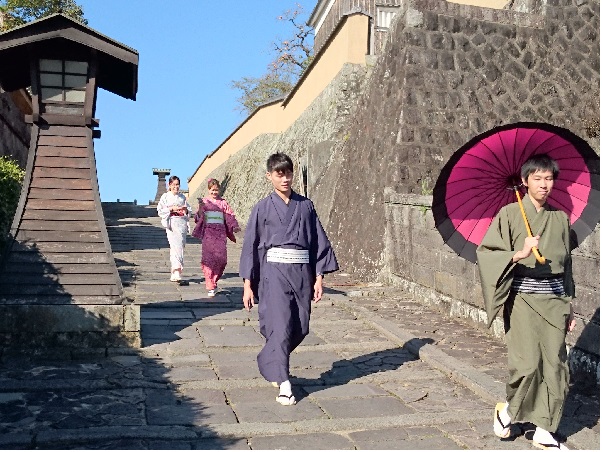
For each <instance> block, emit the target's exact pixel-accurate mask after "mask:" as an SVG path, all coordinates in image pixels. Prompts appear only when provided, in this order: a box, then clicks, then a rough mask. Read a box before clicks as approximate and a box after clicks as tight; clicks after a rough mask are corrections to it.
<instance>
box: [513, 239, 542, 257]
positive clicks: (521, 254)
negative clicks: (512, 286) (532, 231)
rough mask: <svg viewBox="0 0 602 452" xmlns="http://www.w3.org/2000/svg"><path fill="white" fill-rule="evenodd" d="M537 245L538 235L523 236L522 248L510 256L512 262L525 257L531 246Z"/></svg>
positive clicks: (529, 252)
mask: <svg viewBox="0 0 602 452" xmlns="http://www.w3.org/2000/svg"><path fill="white" fill-rule="evenodd" d="M538 245H539V236H538V235H536V236H535V237H525V244H524V245H523V249H522V250H520V251H517V252H516V254H514V257H513V258H512V261H513V262H518V261H520V260H523V259H526V258H528V257H529V256H530V255H531V252H532V250H533V248H537V246H538Z"/></svg>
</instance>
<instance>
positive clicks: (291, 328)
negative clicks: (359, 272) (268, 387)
mask: <svg viewBox="0 0 602 452" xmlns="http://www.w3.org/2000/svg"><path fill="white" fill-rule="evenodd" d="M266 176H267V178H268V180H270V182H271V183H272V185H273V187H274V192H273V193H272V194H270V195H269V196H268V197H266V198H264V199H262V200H261V201H259V202H258V203H257V204H256V205H255V207H254V208H253V211H252V212H251V216H250V218H249V222H248V224H247V229H246V231H245V238H244V243H243V249H242V254H241V258H240V276H241V277H242V278H243V279H244V294H243V303H244V306H245V308H246V309H247V310H250V309H251V307H253V306H254V305H255V302H254V297H255V295H257V298H258V300H259V301H260V303H259V326H260V331H261V334H262V335H263V336H264V337H265V339H266V343H265V346H264V347H263V349H262V350H261V352H259V355H257V364H258V366H259V372H260V373H261V375H263V377H264V378H265V379H266V380H268V381H270V382H272V384H273V385H275V386H279V388H280V391H279V395H278V397H276V400H277V401H278V402H279V403H280V404H282V405H294V404H295V403H296V400H295V397H294V396H293V392H292V388H291V384H290V381H289V357H290V354H291V352H292V351H293V350H294V349H295V348H296V347H297V346H298V345H299V344H301V342H302V341H303V339H304V338H305V336H307V334H308V333H309V317H310V313H311V301H312V299H313V300H314V301H315V302H317V301H319V300H320V299H321V298H322V291H323V289H322V278H323V276H324V275H325V274H326V273H330V272H334V271H336V270H338V268H339V266H338V264H337V260H336V258H335V255H334V252H333V250H332V247H331V245H330V242H329V240H328V237H326V233H325V232H324V229H323V228H322V225H321V224H320V220H319V219H318V215H317V214H316V211H315V209H314V206H313V203H312V202H311V201H310V200H309V199H308V198H305V197H304V196H301V195H299V194H297V193H295V192H294V191H292V189H291V182H292V180H293V162H292V161H291V159H290V158H289V157H288V156H287V155H285V154H281V153H277V154H272V155H271V156H270V157H269V159H268V161H267V175H266Z"/></svg>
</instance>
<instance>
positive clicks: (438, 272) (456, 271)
mask: <svg viewBox="0 0 602 452" xmlns="http://www.w3.org/2000/svg"><path fill="white" fill-rule="evenodd" d="M384 197H385V217H386V234H385V237H386V239H385V245H386V248H385V249H386V252H385V256H386V257H385V267H386V268H387V271H388V272H389V275H388V279H389V282H391V283H393V284H396V285H399V286H402V287H404V288H405V289H406V290H408V291H409V292H411V293H412V294H413V295H414V296H415V297H416V298H417V299H420V300H422V301H424V302H425V303H427V304H430V305H434V306H436V307H438V308H439V309H440V310H441V311H443V312H445V313H446V314H448V315H450V316H454V317H461V318H463V319H465V320H468V321H470V322H472V323H474V324H475V325H476V326H478V327H479V328H482V329H485V328H486V326H487V316H486V314H485V311H484V302H483V296H482V292H481V284H480V279H479V273H478V268H477V266H476V265H475V264H472V263H471V262H468V261H467V260H465V259H463V258H461V257H459V256H457V255H456V253H455V252H454V251H453V250H452V249H451V248H449V247H447V246H446V245H444V243H443V239H442V238H441V235H440V234H439V232H438V231H437V229H436V227H435V221H434V219H433V214H432V211H431V204H432V196H424V195H412V194H403V193H396V192H395V191H393V190H391V189H386V190H385V195H384ZM599 240H600V231H599V227H598V229H597V230H596V231H595V232H594V233H593V234H591V235H590V236H589V237H588V238H587V239H586V240H585V241H584V242H583V243H582V244H581V246H579V248H577V249H576V250H574V251H573V253H572V256H573V273H574V275H573V277H574V280H575V285H576V298H575V301H574V302H573V305H574V309H575V317H576V320H577V327H576V329H575V330H574V332H573V333H571V334H569V335H568V336H567V343H568V344H569V346H570V347H571V348H572V350H571V354H570V357H571V368H572V371H573V376H574V377H575V376H577V375H578V374H583V375H584V376H587V377H588V378H592V376H595V377H596V378H598V380H599V363H600V241H599ZM492 334H494V335H495V336H497V337H499V338H503V336H504V333H503V323H502V320H501V318H498V319H496V321H495V323H494V325H493V328H492Z"/></svg>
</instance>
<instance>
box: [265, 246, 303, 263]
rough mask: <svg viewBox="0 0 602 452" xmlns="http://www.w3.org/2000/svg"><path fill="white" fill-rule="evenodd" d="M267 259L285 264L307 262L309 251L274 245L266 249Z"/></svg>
mask: <svg viewBox="0 0 602 452" xmlns="http://www.w3.org/2000/svg"><path fill="white" fill-rule="evenodd" d="M267 261H268V262H282V263H285V264H309V251H308V250H290V249H285V248H278V247H274V248H270V249H269V250H268V254H267Z"/></svg>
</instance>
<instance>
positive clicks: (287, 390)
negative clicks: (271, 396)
mask: <svg viewBox="0 0 602 452" xmlns="http://www.w3.org/2000/svg"><path fill="white" fill-rule="evenodd" d="M280 395H285V396H291V395H293V388H292V387H291V382H290V381H289V380H286V381H283V382H282V383H280Z"/></svg>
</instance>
